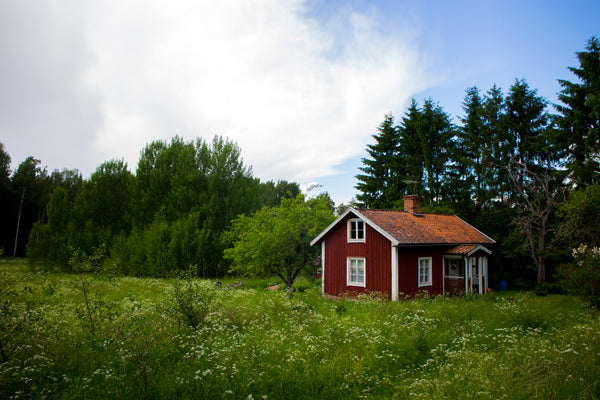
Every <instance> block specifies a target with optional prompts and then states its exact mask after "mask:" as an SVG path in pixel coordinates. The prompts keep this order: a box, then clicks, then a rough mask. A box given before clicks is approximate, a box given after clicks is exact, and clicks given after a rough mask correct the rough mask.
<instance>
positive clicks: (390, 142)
mask: <svg viewBox="0 0 600 400" xmlns="http://www.w3.org/2000/svg"><path fill="white" fill-rule="evenodd" d="M377 131H378V133H377V134H375V135H373V138H374V139H375V143H374V144H369V145H367V153H368V154H369V158H363V159H362V163H363V166H362V167H360V168H359V169H360V170H361V171H362V172H363V173H362V174H359V175H357V176H356V179H358V181H359V182H358V184H357V185H356V188H357V189H358V190H360V191H361V194H359V195H358V196H356V198H357V200H358V201H359V202H361V203H362V204H363V205H364V206H366V207H369V208H381V209H389V208H391V207H392V205H393V204H394V202H395V201H398V200H399V199H400V197H401V194H400V193H399V185H398V180H397V175H396V174H395V173H394V171H393V167H394V165H395V164H396V158H397V157H398V150H399V148H398V131H397V129H396V127H395V126H394V117H393V116H392V114H387V115H386V116H385V119H384V121H383V122H382V123H381V125H380V126H379V128H378V129H377Z"/></svg>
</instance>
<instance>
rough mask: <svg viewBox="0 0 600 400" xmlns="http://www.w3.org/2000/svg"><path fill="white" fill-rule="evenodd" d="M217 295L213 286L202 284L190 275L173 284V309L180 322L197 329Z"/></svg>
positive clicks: (202, 322)
mask: <svg viewBox="0 0 600 400" xmlns="http://www.w3.org/2000/svg"><path fill="white" fill-rule="evenodd" d="M214 297H215V291H214V289H213V288H211V287H206V286H202V285H201V284H200V282H199V281H194V280H192V279H190V278H189V277H188V278H187V279H185V280H184V283H183V284H182V281H181V280H176V281H175V283H174V284H173V297H172V306H171V311H172V314H173V315H174V316H175V318H176V319H177V320H178V321H179V323H180V324H182V325H185V326H188V327H189V328H192V329H196V328H197V327H199V326H202V325H203V324H204V321H205V320H206V317H207V316H208V313H209V312H210V306H211V304H212V301H213V299H214Z"/></svg>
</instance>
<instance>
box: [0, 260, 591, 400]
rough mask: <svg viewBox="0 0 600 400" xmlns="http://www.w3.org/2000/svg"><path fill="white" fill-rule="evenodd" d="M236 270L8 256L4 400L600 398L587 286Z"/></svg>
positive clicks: (1, 277) (0, 272)
mask: <svg viewBox="0 0 600 400" xmlns="http://www.w3.org/2000/svg"><path fill="white" fill-rule="evenodd" d="M235 282H236V281H235V280H227V281H226V282H224V284H223V285H222V287H220V288H216V287H215V285H214V283H213V282H211V281H200V280H198V281H193V282H190V283H188V282H185V281H175V280H166V279H143V278H128V277H124V278H112V279H109V278H108V277H95V276H93V275H86V276H83V277H82V276H79V275H65V274H53V273H36V274H33V273H31V272H29V270H28V268H27V266H26V264H25V263H24V262H22V261H6V260H4V261H0V307H1V309H0V312H1V314H0V318H1V319H0V328H1V329H0V340H1V343H0V348H1V350H2V359H1V360H0V362H1V364H0V398H6V399H9V398H64V399H86V398H90V399H108V398H117V399H123V398H127V399H138V398H194V399H198V398H200V399H201V398H210V399H213V398H216V399H318V398H323V399H354V398H366V399H388V398H398V399H405V398H424V399H443V398H448V399H466V398H476V399H503V398H506V399H568V398H573V399H597V398H599V397H600V380H599V379H600V378H599V377H600V322H599V321H600V319H599V318H598V313H594V312H592V311H590V310H589V309H587V308H585V307H584V306H583V304H582V303H581V302H580V301H579V300H577V299H575V298H572V297H568V296H559V295H549V296H546V297H537V296H535V294H532V293H516V292H512V293H492V294H488V295H485V296H477V297H463V298H446V297H439V298H433V299H418V300H411V301H402V302H395V303H393V302H390V301H385V300H377V299H361V300H360V301H350V300H344V299H341V300H337V301H334V300H326V299H322V298H321V296H320V292H319V290H320V288H318V287H315V288H311V289H309V290H306V291H304V292H302V293H300V292H298V293H295V294H294V296H293V297H292V298H289V297H288V296H287V295H286V293H285V292H283V291H277V292H271V291H267V290H265V289H263V287H266V286H267V285H268V282H267V281H264V282H263V283H262V284H261V283H257V282H256V281H254V282H251V284H247V285H244V286H241V287H236V288H231V287H230V285H231V284H232V283H235ZM83 283H85V285H86V286H85V287H86V292H87V295H88V301H87V302H86V301H85V296H84V291H83ZM175 284H176V285H177V287H178V288H179V289H178V291H177V292H176V291H175V289H174V288H175ZM176 293H177V294H176ZM190 322H193V323H194V324H196V327H195V328H190V327H189V326H188V325H189V323H190Z"/></svg>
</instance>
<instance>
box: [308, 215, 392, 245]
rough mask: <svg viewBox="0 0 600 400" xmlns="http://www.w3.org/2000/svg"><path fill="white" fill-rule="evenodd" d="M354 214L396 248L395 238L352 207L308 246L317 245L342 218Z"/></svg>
mask: <svg viewBox="0 0 600 400" xmlns="http://www.w3.org/2000/svg"><path fill="white" fill-rule="evenodd" d="M350 213H352V214H354V215H355V216H356V217H357V218H359V219H360V220H362V221H363V222H365V223H366V224H368V225H369V226H370V227H371V228H373V229H375V230H376V231H377V232H379V233H380V234H381V235H382V236H383V237H385V238H386V239H388V240H389V241H390V242H392V245H393V246H398V243H399V242H398V240H397V239H396V238H394V237H393V236H392V235H390V234H389V233H388V232H386V231H385V230H383V229H381V227H379V226H377V225H376V224H375V223H373V222H372V221H371V220H369V219H368V218H367V217H365V216H364V215H363V214H361V213H360V211H358V210H357V209H356V208H354V207H349V208H348V209H347V210H346V211H344V213H343V214H342V215H340V216H339V217H338V218H337V219H336V220H335V221H333V222H332V223H331V224H329V226H328V227H327V228H325V229H324V230H323V231H322V232H321V233H320V234H319V236H317V237H316V238H314V239H313V240H312V241H311V242H310V245H311V246H314V245H315V244H317V243H318V242H319V241H320V240H321V239H322V238H323V236H325V235H326V234H327V233H328V232H329V231H330V230H331V229H332V228H333V227H334V226H336V225H337V224H338V223H339V222H340V221H342V220H343V219H344V218H346V216H348V214H350Z"/></svg>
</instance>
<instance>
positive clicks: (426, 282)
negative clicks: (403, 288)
mask: <svg viewBox="0 0 600 400" xmlns="http://www.w3.org/2000/svg"><path fill="white" fill-rule="evenodd" d="M421 262H426V263H427V275H426V277H427V278H428V279H427V280H422V279H421V277H422V274H421ZM432 272H433V266H432V259H431V257H419V262H418V264H417V279H418V283H419V287H423V286H431V285H432V283H431V282H432V278H431V273H432Z"/></svg>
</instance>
